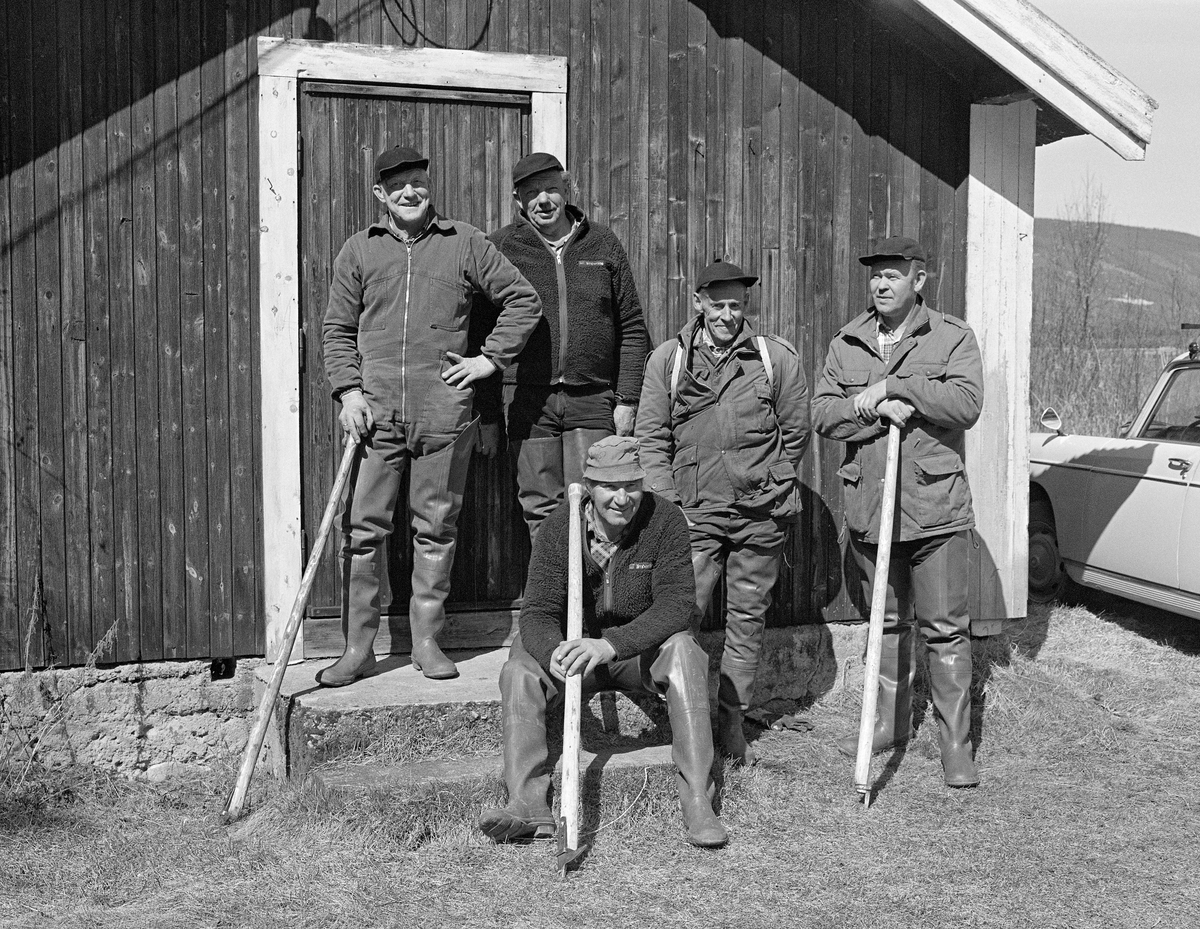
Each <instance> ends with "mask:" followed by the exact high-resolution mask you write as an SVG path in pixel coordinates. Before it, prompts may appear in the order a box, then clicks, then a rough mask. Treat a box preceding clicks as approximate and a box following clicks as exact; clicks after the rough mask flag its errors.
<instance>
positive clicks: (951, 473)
mask: <svg viewBox="0 0 1200 929" xmlns="http://www.w3.org/2000/svg"><path fill="white" fill-rule="evenodd" d="M913 470H914V471H915V472H916V483H915V487H914V489H915V491H916V494H917V501H916V504H917V505H916V506H915V507H913V508H910V509H909V512H913V511H914V510H915V512H916V517H917V522H918V523H920V524H921V526H922V527H924V528H927V529H930V528H935V527H937V526H945V525H949V524H952V523H956V522H958V521H959V520H961V519H963V518H964V517H965V516H966V514H967V510H968V508H969V507H970V503H971V493H970V490H969V489H968V487H967V476H966V474H965V472H964V471H963V462H962V459H961V458H960V457H959V456H958V455H956V454H954V453H953V452H951V453H949V454H942V455H937V456H935V457H932V458H919V459H917V460H916V461H914V462H913Z"/></svg>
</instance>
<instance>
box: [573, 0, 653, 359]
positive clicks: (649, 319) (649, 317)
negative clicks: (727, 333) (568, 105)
mask: <svg viewBox="0 0 1200 929" xmlns="http://www.w3.org/2000/svg"><path fill="white" fill-rule="evenodd" d="M648 19H649V22H648V27H649V36H650V43H649V69H650V77H649V81H648V82H647V84H648V94H649V102H648V104H647V116H648V122H647V126H648V129H647V133H648V141H649V159H648V163H649V172H648V180H647V188H648V190H649V197H648V203H649V219H648V229H649V236H648V245H649V254H650V262H649V272H650V282H649V285H648V286H647V288H646V293H645V294H644V295H643V296H644V298H645V301H646V326H647V327H648V329H649V330H650V340H651V342H653V343H654V344H656V345H657V344H658V343H660V342H662V341H663V340H664V339H666V338H667V337H668V336H669V335H671V334H672V331H673V330H672V329H671V324H672V323H673V322H674V318H673V317H672V316H671V314H670V307H669V305H668V304H669V299H668V275H669V273H670V270H669V264H668V240H667V236H668V232H667V206H668V204H667V196H668V193H667V183H668V171H667V160H668V155H669V151H670V143H669V135H668V114H669V112H670V108H671V102H670V99H669V97H668V89H667V88H668V65H669V62H668V45H667V40H668V25H669V24H668V21H667V4H666V3H652V4H650V11H649V18H648ZM572 106H575V103H574V102H572Z"/></svg>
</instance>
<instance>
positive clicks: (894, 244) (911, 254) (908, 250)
mask: <svg viewBox="0 0 1200 929" xmlns="http://www.w3.org/2000/svg"><path fill="white" fill-rule="evenodd" d="M887 258H900V259H903V260H904V261H925V260H926V255H925V249H923V248H921V243H920V242H918V241H917V240H916V239H910V238H908V236H903V235H894V236H892V237H891V238H889V239H883V240H882V241H880V242H876V243H875V247H874V248H873V249H872V250H871V251H870V252H868V253H867V254H866V255H863V256H862V257H861V258H859V259H858V262H859V264H864V265H869V264H871V263H872V262H874V261H883V260H884V259H887Z"/></svg>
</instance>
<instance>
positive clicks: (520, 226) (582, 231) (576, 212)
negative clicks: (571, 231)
mask: <svg viewBox="0 0 1200 929" xmlns="http://www.w3.org/2000/svg"><path fill="white" fill-rule="evenodd" d="M567 215H568V216H569V217H571V222H572V224H574V223H578V224H579V228H578V229H576V230H575V239H576V240H579V239H582V238H583V237H584V236H585V235H586V234H587V231H588V228H589V226H590V225H591V224H590V223H589V222H588V218H587V217H586V216H584V214H583V210H581V209H579V207H577V206H576V205H575V204H573V203H568V204H567ZM516 224H517V232H518V234H519V235H521V236H524V237H529V236H532V237H533V238H532V241H534V242H537V243H539V244H541V243H544V242H545V241H546V240H545V239H543V238H542V234H541V233H540V232H538V231H537V227H536V226H534V225H533V223H531V222H530V221H529V217H528V216H527V215H526V213H525V211H524V210H519V211H518V212H517V219H516Z"/></svg>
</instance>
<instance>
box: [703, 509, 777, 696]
mask: <svg viewBox="0 0 1200 929" xmlns="http://www.w3.org/2000/svg"><path fill="white" fill-rule="evenodd" d="M685 513H686V514H687V518H688V522H689V524H690V526H691V539H692V569H693V570H694V571H695V575H696V622H697V623H699V621H700V620H701V619H703V617H704V614H705V613H706V612H707V611H708V608H709V606H710V604H711V603H712V595H713V590H714V588H715V587H716V584H717V581H719V580H720V579H721V576H722V575H724V577H725V648H724V651H723V652H722V654H721V690H720V692H719V693H718V698H719V702H721V703H724V704H728V705H729V706H730V707H731V708H740V709H741V710H743V711H744V710H746V709H748V708H749V706H750V696H751V691H752V690H753V688H754V677H755V674H756V673H757V672H758V657H759V651H760V650H761V649H762V641H763V630H764V629H765V628H766V621H767V610H768V609H769V608H770V606H771V599H772V597H773V595H774V589H775V581H776V580H777V579H778V577H779V563H780V561H781V560H782V558H783V543H784V539H785V538H786V536H787V529H786V526H785V524H784V523H782V522H780V521H779V520H776V519H772V518H771V517H770V516H767V517H762V516H749V515H745V514H739V513H736V512H732V511H728V512H725V513H701V512H695V511H692V510H685Z"/></svg>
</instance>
